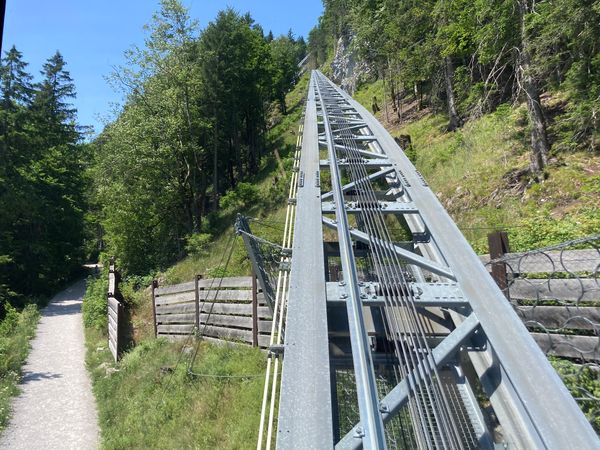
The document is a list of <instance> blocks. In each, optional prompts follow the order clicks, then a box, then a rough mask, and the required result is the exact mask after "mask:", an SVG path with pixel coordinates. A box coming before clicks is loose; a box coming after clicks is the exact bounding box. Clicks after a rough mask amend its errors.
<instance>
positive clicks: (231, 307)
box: [156, 303, 271, 319]
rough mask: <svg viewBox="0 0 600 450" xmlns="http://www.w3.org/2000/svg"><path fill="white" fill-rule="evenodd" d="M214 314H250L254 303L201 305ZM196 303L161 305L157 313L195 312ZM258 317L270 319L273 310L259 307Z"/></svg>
mask: <svg viewBox="0 0 600 450" xmlns="http://www.w3.org/2000/svg"><path fill="white" fill-rule="evenodd" d="M211 307H212V313H213V314H232V315H238V316H250V315H251V314H252V305H251V304H250V303H215V304H214V305H213V304H212V303H203V304H201V305H200V312H209V311H211ZM195 311H196V305H194V303H180V304H175V305H159V306H157V307H156V314H157V316H159V315H164V314H183V313H189V312H195ZM258 317H259V318H260V319H270V318H271V310H270V309H269V308H268V307H266V306H261V307H259V308H258Z"/></svg>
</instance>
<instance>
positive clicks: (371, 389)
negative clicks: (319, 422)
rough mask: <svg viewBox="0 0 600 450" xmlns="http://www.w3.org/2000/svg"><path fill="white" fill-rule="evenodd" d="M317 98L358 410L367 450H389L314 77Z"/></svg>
mask: <svg viewBox="0 0 600 450" xmlns="http://www.w3.org/2000/svg"><path fill="white" fill-rule="evenodd" d="M313 80H314V83H315V86H316V87H315V91H316V95H317V97H318V98H319V100H320V102H321V110H322V111H323V126H324V128H325V136H326V141H327V151H328V155H329V163H330V169H331V185H332V191H333V197H334V199H335V204H336V207H337V208H336V211H335V214H336V219H337V232H338V240H339V243H340V256H341V260H342V267H343V269H344V283H345V284H346V285H347V296H348V302H347V312H348V323H349V326H350V341H351V343H352V360H353V362H354V373H355V375H356V389H357V394H358V408H359V413H360V418H361V422H362V430H361V435H362V443H363V446H364V447H365V448H366V449H369V450H370V449H373V450H378V449H385V448H387V447H386V440H385V429H384V427H383V419H382V417H381V412H380V411H379V398H378V394H377V383H376V380H375V371H374V367H373V359H372V357H371V350H370V345H369V337H368V335H367V330H366V327H365V321H364V317H363V309H362V299H361V292H360V287H359V284H358V283H359V281H358V275H357V270H356V262H355V259H354V253H353V250H352V239H351V237H350V225H349V223H348V216H347V213H346V211H345V206H344V192H343V184H342V182H341V174H340V168H339V165H338V159H337V156H336V153H335V147H334V143H333V140H332V136H331V126H330V124H329V119H328V117H327V110H326V101H327V99H326V97H327V93H326V92H323V90H322V89H321V87H320V85H319V79H318V78H317V76H316V74H315V73H313Z"/></svg>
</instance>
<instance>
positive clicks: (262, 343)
mask: <svg viewBox="0 0 600 450" xmlns="http://www.w3.org/2000/svg"><path fill="white" fill-rule="evenodd" d="M174 336H175V335H174ZM183 337H184V336H181V335H178V336H177V337H174V340H175V339H176V340H180V339H182V338H183ZM202 340H204V341H207V342H210V343H211V344H214V345H250V343H249V342H240V341H227V340H223V339H219V338H216V337H211V336H202ZM258 346H259V347H260V348H261V349H265V348H268V347H269V338H268V337H267V336H262V335H258Z"/></svg>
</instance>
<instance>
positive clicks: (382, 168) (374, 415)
mask: <svg viewBox="0 0 600 450" xmlns="http://www.w3.org/2000/svg"><path fill="white" fill-rule="evenodd" d="M320 150H323V151H326V152H327V159H321V158H322V157H321V156H320ZM322 169H328V170H329V172H330V180H331V191H329V192H325V193H323V192H321V173H320V170H322ZM358 169H360V170H359V172H360V174H362V175H355V176H354V179H352V180H351V181H349V182H348V180H345V179H344V172H343V171H344V170H346V171H351V170H358ZM299 171H300V173H299V180H300V182H299V185H298V194H297V212H296V225H295V236H294V244H293V253H292V254H293V256H292V264H291V274H290V289H289V297H288V298H289V299H288V318H287V323H286V333H285V344H284V349H285V350H284V364H283V374H282V386H281V397H280V403H279V421H278V434H277V446H278V448H281V449H292V448H294V449H295V448H303V449H305V448H332V447H334V446H335V448H340V449H342V448H361V447H364V448H373V449H375V448H377V449H379V448H386V442H387V439H386V432H385V425H384V424H385V423H387V422H388V421H389V420H391V419H392V418H393V417H395V416H396V415H397V414H398V412H399V411H400V410H401V409H402V408H403V407H404V406H407V405H409V406H410V405H413V409H411V411H413V412H415V411H417V410H419V408H421V407H422V405H420V404H419V402H416V403H414V404H412V403H411V402H415V399H414V397H415V395H417V394H418V393H419V392H422V391H421V389H424V388H426V389H429V387H427V385H428V384H431V385H433V384H435V382H438V383H439V378H440V375H439V373H438V371H439V370H442V368H443V367H445V366H449V367H452V368H454V369H455V370H457V371H458V373H462V369H461V367H460V365H461V361H466V360H467V359H468V364H469V366H470V367H471V368H473V369H474V371H475V373H476V378H477V379H478V382H479V383H480V385H481V387H482V389H483V390H484V391H485V393H486V395H487V397H488V398H489V400H490V403H491V405H492V407H493V409H494V412H495V414H496V416H497V418H498V421H499V423H500V426H501V428H502V433H503V439H502V441H503V443H505V444H507V445H508V446H509V448H511V447H512V448H524V449H525V448H527V449H529V448H553V449H554V448H597V447H598V446H599V441H598V438H597V436H596V434H595V432H594V431H593V429H592V428H591V426H590V425H589V423H588V422H587V420H586V419H585V417H584V416H583V414H582V413H581V411H580V410H579V408H578V407H577V405H576V403H575V402H574V400H573V398H572V397H571V395H570V394H569V392H568V391H567V389H566V388H565V386H564V385H563V383H562V382H561V381H560V379H559V378H558V376H557V374H556V372H555V371H554V370H553V369H552V367H551V366H550V364H549V363H548V361H547V360H546V358H545V356H544V355H543V354H542V352H541V351H540V350H539V348H538V347H537V345H536V344H535V342H534V341H533V340H532V338H531V337H530V336H529V334H528V332H527V330H526V329H525V327H524V326H523V325H522V323H521V321H520V320H519V319H518V317H517V316H516V314H515V313H514V311H513V310H512V308H511V306H510V305H509V303H508V302H507V301H506V300H505V298H504V296H503V295H502V293H501V292H500V290H499V289H498V287H497V286H496V285H495V284H494V282H493V280H492V279H491V277H490V276H489V275H488V273H487V271H486V269H485V268H484V267H483V265H482V264H481V262H480V261H479V259H478V257H477V256H476V255H475V253H474V252H473V250H472V249H471V247H470V246H469V245H468V243H467V242H466V240H465V239H464V237H463V236H462V234H461V233H460V231H459V230H458V228H457V227H456V225H455V224H454V222H453V221H452V219H451V218H450V217H449V216H448V214H447V213H446V211H445V210H444V208H443V207H442V206H441V204H440V203H439V201H438V200H437V198H436V197H435V195H434V194H433V193H432V191H431V190H430V189H429V187H428V185H427V183H426V181H425V180H424V179H423V177H422V176H421V175H420V173H419V172H418V171H417V170H416V169H415V167H414V166H413V165H412V164H411V162H410V161H409V160H408V159H407V157H406V156H405V155H404V153H403V152H402V150H401V149H400V147H399V146H398V145H397V144H396V142H395V141H394V139H393V138H392V137H391V136H390V135H389V134H388V133H387V131H386V130H385V129H384V128H383V126H382V125H381V124H380V123H379V122H378V121H377V120H376V119H375V118H374V117H373V116H372V115H371V114H370V113H369V112H368V111H366V110H365V108H363V107H362V106H361V105H360V104H358V103H357V102H356V101H354V100H353V99H352V98H351V97H350V96H348V95H347V94H346V93H345V92H344V91H342V90H341V89H339V88H338V87H337V86H335V85H334V84H333V83H332V82H331V81H329V80H328V79H327V78H326V77H325V76H324V75H323V74H321V73H320V72H318V71H315V72H313V73H312V76H311V80H310V85H309V92H308V97H307V103H306V113H305V122H304V135H303V141H302V151H301V159H300V166H299ZM357 173H358V172H357ZM381 180H385V186H386V188H385V189H384V190H383V192H377V193H375V192H374V191H373V192H372V193H371V197H370V199H366V198H364V197H363V198H361V197H359V198H352V196H353V195H354V194H356V192H355V191H360V189H357V188H358V187H360V186H361V185H363V184H365V183H379V186H381V184H382V183H381V182H380V181H381ZM354 196H355V195H354ZM373 211H376V212H377V214H379V215H381V217H383V214H385V215H388V214H389V215H395V216H402V217H403V218H404V220H405V223H406V224H407V226H408V228H409V229H410V232H411V234H412V242H410V244H409V245H403V244H401V243H398V242H391V241H389V240H386V239H383V238H382V237H381V236H376V235H375V233H369V232H368V231H365V229H366V228H369V227H365V226H361V220H362V221H363V222H364V220H365V219H357V220H356V221H355V222H352V221H351V220H349V219H350V217H351V216H350V215H358V217H363V216H364V217H366V220H367V221H368V220H369V217H370V216H368V214H367V212H368V213H369V214H370V213H372V212H373ZM333 214H335V219H333V218H331V217H326V216H325V215H329V216H331V215H333ZM361 214H362V215H363V216H360V215H361ZM378 217H379V216H378ZM323 226H324V227H325V228H330V229H333V230H336V231H337V236H338V241H339V243H338V244H337V246H338V247H337V252H338V253H337V254H338V255H339V257H340V259H341V263H342V271H343V281H342V282H328V281H327V279H326V267H325V258H326V255H325V254H324V240H323ZM371 229H373V228H371ZM353 242H354V244H353ZM357 242H360V243H363V244H366V245H367V246H368V248H369V249H370V251H371V252H376V251H377V250H378V249H379V250H381V249H385V250H386V251H387V252H388V253H386V255H388V256H387V257H386V258H388V259H389V258H390V257H392V259H394V258H397V259H398V260H401V261H402V265H403V267H402V268H401V269H398V268H397V267H396V268H394V270H396V272H393V273H392V272H390V273H392V278H391V280H392V281H394V280H396V281H397V283H398V284H400V283H404V284H403V287H402V289H403V290H402V291H401V293H400V296H401V297H403V298H408V299H410V304H409V303H406V305H405V306H402V308H407V307H408V306H410V307H412V308H420V309H419V311H421V313H422V312H423V311H429V312H431V311H434V310H435V311H441V314H442V315H444V316H445V317H446V318H448V319H450V320H449V322H450V323H451V327H450V328H451V331H450V332H449V333H447V335H446V336H444V337H442V338H438V339H437V341H438V342H437V343H436V345H434V346H432V348H431V349H430V348H429V344H430V341H431V339H430V337H428V340H427V341H426V342H424V344H423V345H424V347H423V352H424V353H423V357H422V358H420V359H418V360H415V361H413V363H412V364H407V368H405V369H403V370H404V372H403V379H402V380H400V381H399V383H398V384H397V385H396V386H395V387H394V388H393V389H392V390H391V391H390V392H388V393H387V395H385V396H383V398H380V396H379V394H378V391H377V386H376V380H375V370H374V360H375V359H376V355H375V353H374V352H373V345H372V340H371V338H370V336H369V335H368V332H367V325H366V321H365V312H368V311H369V309H370V308H379V307H381V306H382V305H387V304H388V302H389V298H388V297H389V296H390V295H391V294H389V293H386V292H388V291H386V289H389V288H390V287H389V286H388V285H389V284H390V278H388V279H387V281H385V282H383V281H382V282H381V283H379V284H381V285H378V283H377V282H370V283H365V282H363V281H361V280H360V279H359V276H358V270H357V265H356V256H355V251H356V252H358V251H359V250H358V248H357V247H356V245H357V244H356V243H357ZM386 261H387V260H386ZM384 270H387V268H384ZM394 274H395V275H394ZM398 277H400V278H402V280H403V281H400V278H398ZM392 284H394V283H392ZM395 288H396V289H398V288H397V287H395ZM394 295H396V294H394ZM403 301H404V300H403ZM335 305H342V306H344V305H345V306H346V308H345V310H346V311H345V312H346V313H347V320H348V329H349V334H350V341H351V355H352V367H353V368H354V373H355V379H356V391H357V397H358V405H359V412H360V423H357V424H356V425H355V426H354V428H353V429H352V430H351V431H350V432H348V433H347V434H346V435H345V436H341V437H339V436H336V432H335V430H334V429H333V428H334V416H335V415H336V411H335V405H334V404H335V399H332V396H334V395H335V392H334V391H335V389H334V387H333V383H334V381H333V375H332V371H333V365H335V362H334V359H333V357H332V354H331V351H330V346H331V342H330V339H331V337H330V335H329V331H330V330H329V329H328V319H329V323H331V322H332V321H333V320H337V319H339V318H335V317H332V314H334V312H333V311H338V312H339V309H337V310H336V309H335ZM394 308H395V309H394ZM398 308H399V307H398V306H393V307H392V308H390V307H388V309H386V312H385V314H390V313H396V312H397V311H400V310H399V309H398ZM440 308H441V309H440ZM342 310H343V308H342ZM328 315H329V317H328ZM406 317H407V318H406V319H404V320H405V321H410V317H409V316H406ZM407 323H408V322H406V323H405V324H404V326H407V327H408V325H407ZM402 339H414V337H411V335H410V333H407V334H406V335H405V337H403V338H400V339H399V340H402ZM402 345H406V344H405V343H402ZM464 379H465V377H464V376H462V375H460V376H458V377H456V379H455V380H456V383H457V384H460V383H463V384H464V383H465V381H464ZM460 387H461V388H465V389H467V390H468V389H470V388H469V387H468V383H467V386H466V387H465V386H463V385H461V386H460ZM431 389H432V390H431V392H432V393H434V394H435V393H436V392H438V393H439V392H441V391H443V389H441V391H440V388H436V387H435V386H433V387H432V388H431ZM436 389H438V390H437V391H436ZM423 392H424V391H423ZM427 392H429V391H427ZM442 394H443V392H442ZM471 394H472V393H471ZM419 395H421V394H419ZM431 395H433V394H431ZM470 399H471V401H472V402H473V404H472V405H471V407H472V408H473V411H474V414H473V417H471V418H470V419H469V420H470V421H471V422H472V423H471V426H472V427H473V429H474V432H475V434H476V439H477V440H478V442H477V445H478V446H480V447H492V446H493V438H492V436H491V434H490V432H489V431H488V430H487V429H486V426H485V424H484V421H483V419H482V417H481V414H480V412H479V409H478V406H477V404H476V402H475V401H474V397H473V396H472V395H471V397H470ZM442 400H443V401H442ZM442 400H439V399H438V400H437V402H438V403H431V404H432V405H437V406H436V408H438V409H447V411H446V416H444V415H443V414H442V413H441V412H439V411H438V414H439V415H435V414H434V415H435V417H434V418H435V420H434V421H433V422H435V423H430V424H431V425H432V426H435V427H438V428H439V429H440V430H442V431H443V430H444V429H446V431H447V432H448V433H449V434H448V436H449V437H447V438H444V436H440V437H437V435H435V436H433V435H429V436H427V435H426V434H427V433H424V434H423V435H422V436H421V438H422V442H421V444H422V445H423V446H425V447H429V448H461V447H462V445H463V442H462V441H461V440H460V439H459V438H460V436H459V434H460V430H454V431H453V428H452V427H453V426H454V427H455V426H456V424H453V423H449V424H446V425H444V421H445V420H447V419H448V417H447V416H448V414H449V415H450V416H451V415H452V414H455V413H456V411H455V409H452V408H450V407H449V406H448V404H447V403H446V400H445V399H444V398H443V395H442ZM462 401H467V402H468V401H469V398H468V396H466V397H463V398H462ZM452 411H454V412H452ZM450 419H452V420H453V419H454V418H453V417H450ZM430 422H431V420H430ZM444 426H445V427H446V428H444ZM567 430H568V431H567ZM442 431H440V433H442ZM453 433H454V434H456V436H455V437H454V438H453V437H452V434H453ZM442 434H443V433H442ZM432 436H433V437H432ZM457 436H458V438H457Z"/></svg>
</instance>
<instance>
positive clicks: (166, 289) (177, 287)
mask: <svg viewBox="0 0 600 450" xmlns="http://www.w3.org/2000/svg"><path fill="white" fill-rule="evenodd" d="M194 285H195V283H194V282H193V281H188V282H187V283H180V284H172V285H170V286H160V287H157V288H156V292H155V295H156V296H157V297H159V296H161V295H166V294H174V293H175V294H177V293H180V292H194Z"/></svg>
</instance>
